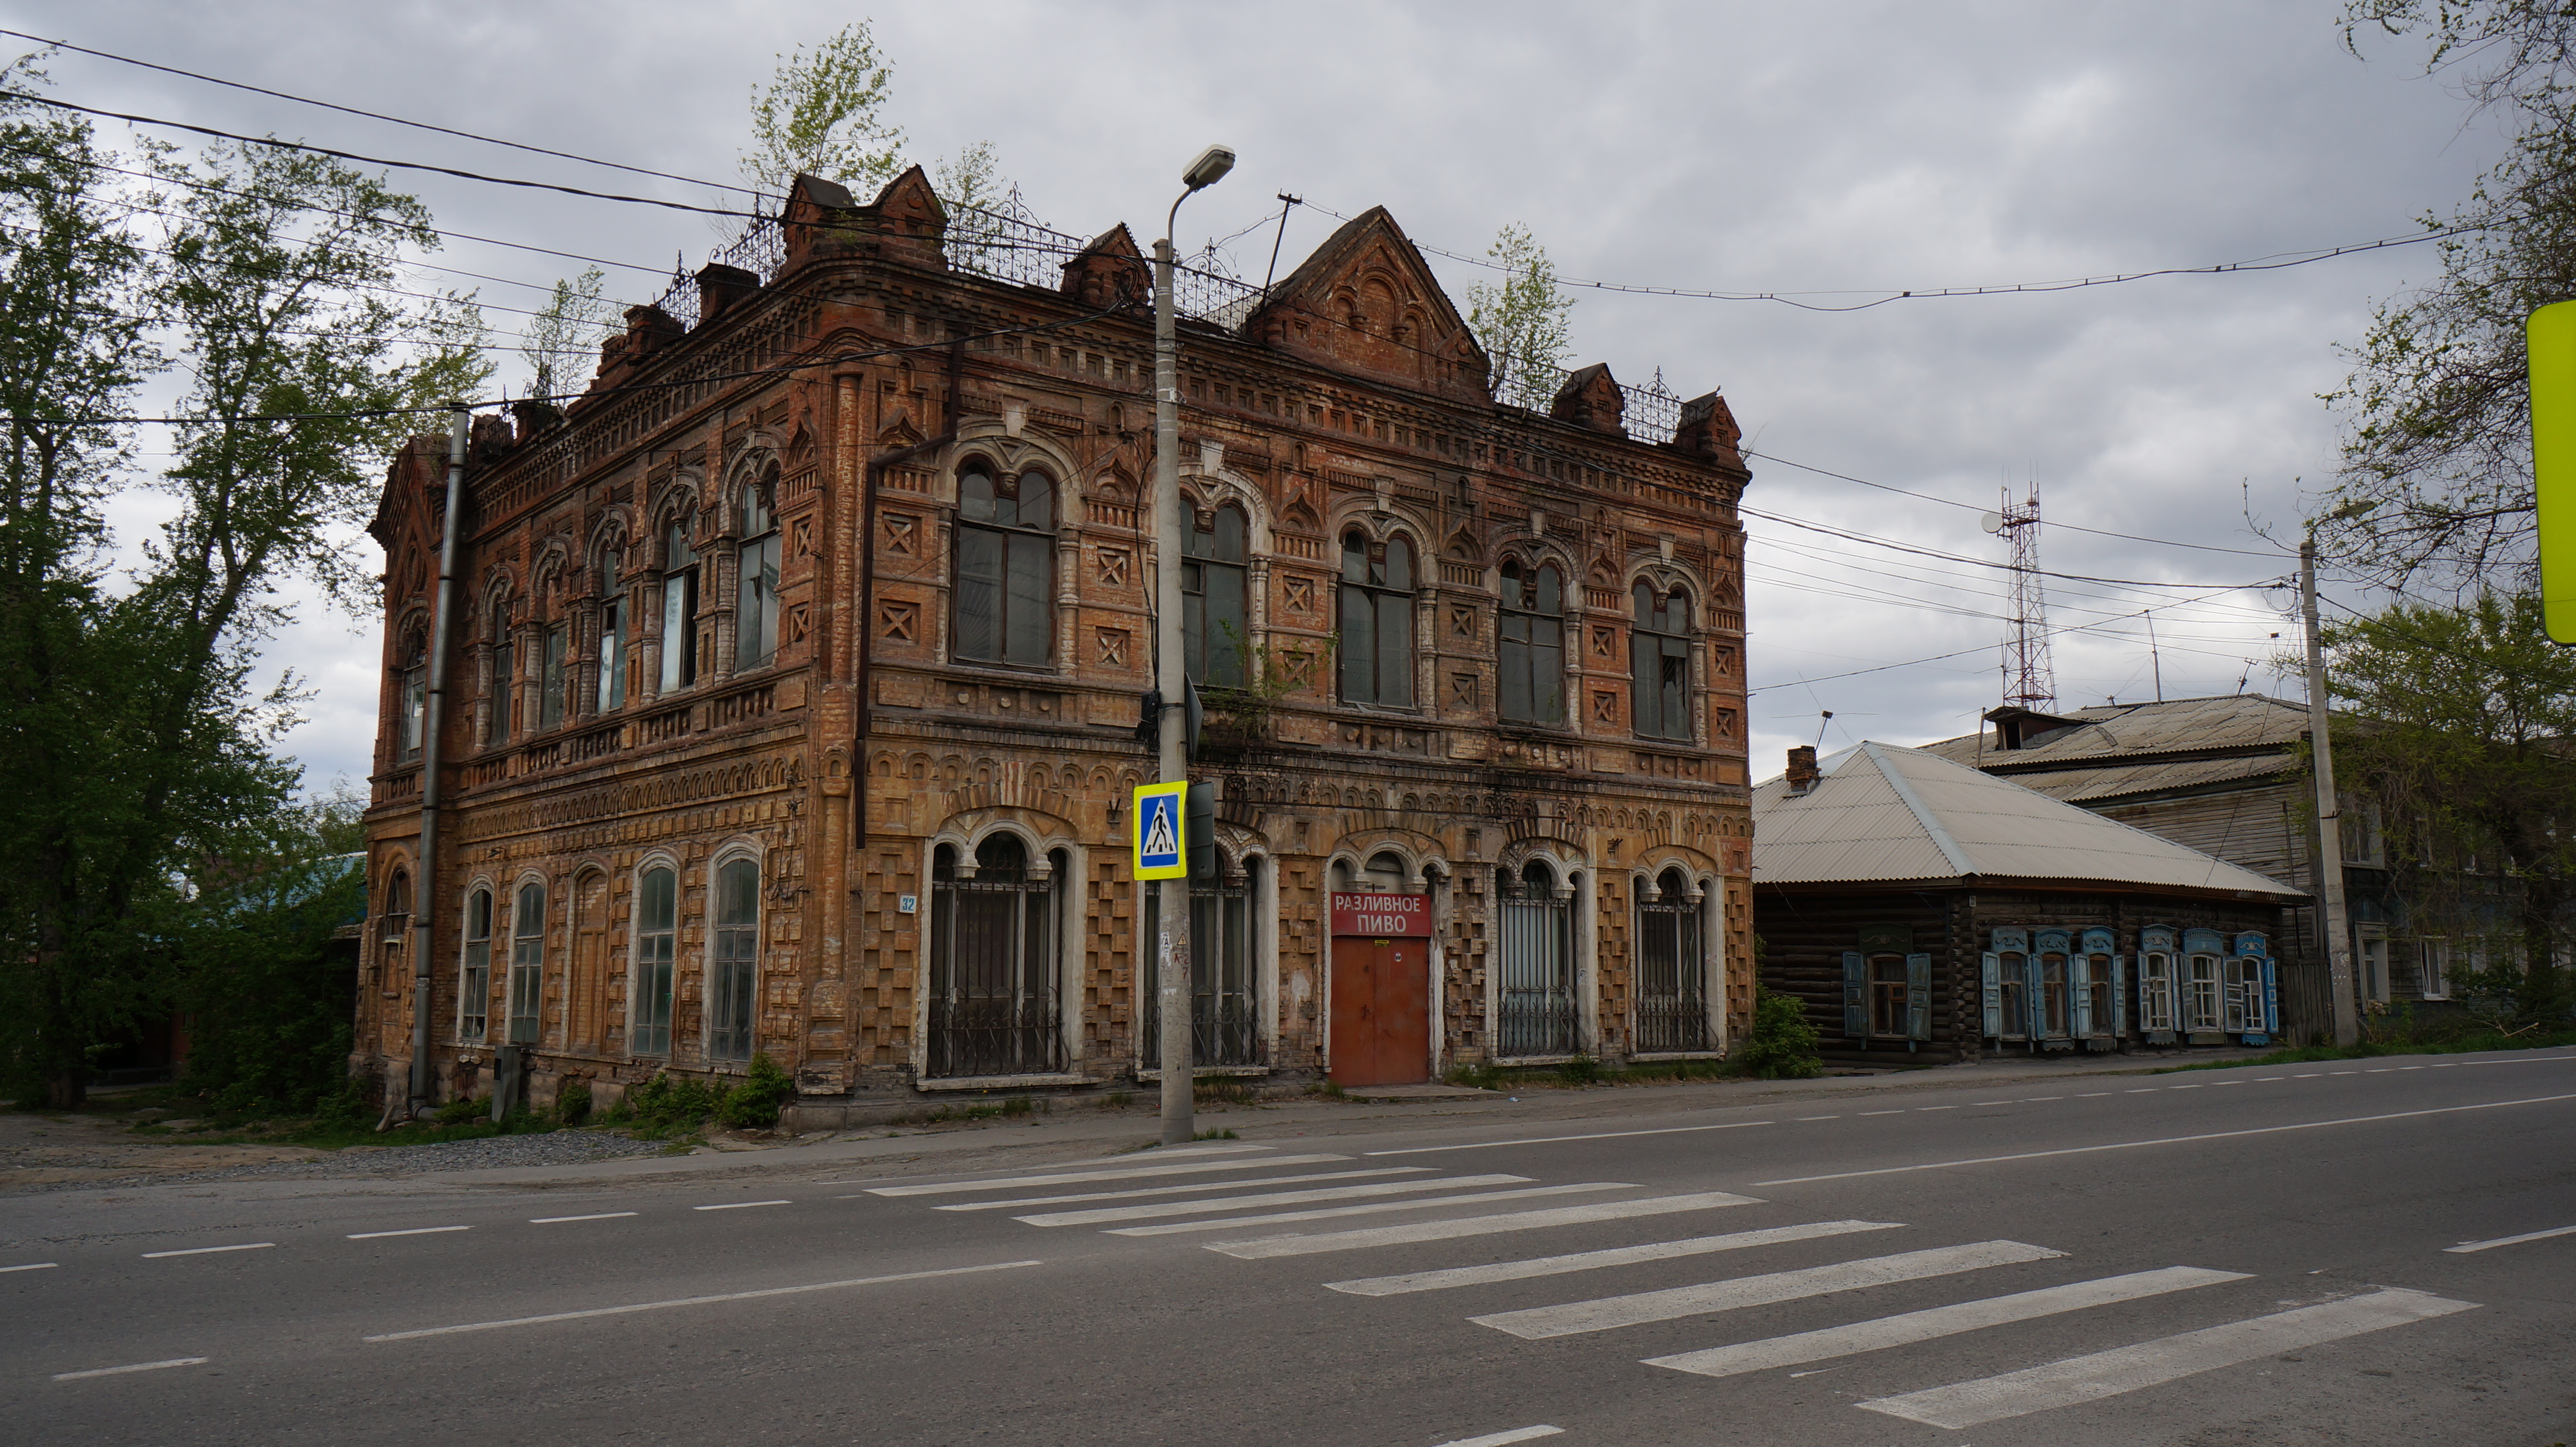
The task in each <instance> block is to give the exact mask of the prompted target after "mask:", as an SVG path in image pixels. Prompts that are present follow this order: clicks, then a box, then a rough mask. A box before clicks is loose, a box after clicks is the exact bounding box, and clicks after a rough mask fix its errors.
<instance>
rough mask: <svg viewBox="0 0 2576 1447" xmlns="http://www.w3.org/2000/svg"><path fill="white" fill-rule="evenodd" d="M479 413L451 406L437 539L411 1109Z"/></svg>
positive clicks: (425, 1071) (426, 1089) (418, 1081)
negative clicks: (462, 540) (442, 751)
mask: <svg viewBox="0 0 2576 1447" xmlns="http://www.w3.org/2000/svg"><path fill="white" fill-rule="evenodd" d="M472 416H473V414H472V413H470V412H468V411H467V410H466V408H465V404H464V403H462V402H450V403H448V404H447V519H446V523H445V526H444V527H443V528H442V529H441V533H440V536H439V540H438V592H437V593H436V594H435V595H433V597H432V598H431V600H430V615H429V619H430V621H429V696H428V698H427V699H425V700H424V701H423V706H422V716H421V735H420V854H419V857H418V858H416V859H414V860H413V861H412V892H411V897H412V910H411V929H412V938H411V1100H410V1106H411V1110H412V1113H414V1114H417V1113H419V1112H421V1111H423V1110H426V1109H428V1107H429V1105H430V1099H429V1097H430V1081H431V1078H432V1077H431V1071H430V1061H429V996H430V989H429V986H430V974H429V968H430V941H431V939H432V931H433V929H434V928H435V926H436V924H437V921H438V910H439V905H438V804H439V794H440V790H439V787H438V764H439V757H438V756H439V739H440V736H441V735H442V734H443V732H444V731H445V725H446V721H447V636H448V628H449V625H450V624H451V623H452V622H453V621H454V617H455V612H456V535H457V533H458V531H459V530H460V527H461V524H462V521H463V518H464V513H465V442H466V432H467V424H468V423H469V422H470V421H471V420H472Z"/></svg>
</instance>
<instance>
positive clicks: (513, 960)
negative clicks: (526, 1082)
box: [510, 879, 546, 1045]
mask: <svg viewBox="0 0 2576 1447" xmlns="http://www.w3.org/2000/svg"><path fill="white" fill-rule="evenodd" d="M545 985H546V887H545V886H544V885H542V884H539V883H537V882H536V881H535V880H533V879H531V880H529V881H528V882H527V883H525V884H522V885H520V886H519V898H518V902H517V904H516V906H515V907H514V908H512V909H511V911H510V1043H511V1044H513V1045H534V1044H536V1043H537V1033H538V1030H539V1029H540V1027H541V1026H542V1024H543V1023H544V1022H543V1016H544V1011H545Z"/></svg>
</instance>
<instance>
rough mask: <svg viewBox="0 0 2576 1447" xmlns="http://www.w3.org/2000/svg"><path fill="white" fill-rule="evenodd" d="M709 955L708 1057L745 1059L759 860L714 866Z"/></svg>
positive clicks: (756, 950) (754, 970) (756, 952)
mask: <svg viewBox="0 0 2576 1447" xmlns="http://www.w3.org/2000/svg"><path fill="white" fill-rule="evenodd" d="M712 924H713V929H712V930H711V931H710V932H709V933H710V935H711V939H710V944H711V946H712V948H711V950H710V952H709V959H708V971H707V974H708V978H707V1058H708V1059H710V1060H749V1059H750V1058H751V1046H752V1038H751V1037H752V1017H753V1015H754V1014H756V1013H757V1012H756V1011H755V1010H754V1009H753V1008H752V1007H753V1004H754V1002H755V999H756V996H757V991H758V989H759V977H760V862H759V861H758V860H753V859H735V860H731V861H728V862H727V863H726V864H725V865H724V866H723V867H722V868H719V869H718V870H717V871H716V907H715V918H714V920H713V921H712Z"/></svg>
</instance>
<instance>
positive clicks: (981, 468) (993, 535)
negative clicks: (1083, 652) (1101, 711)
mask: <svg viewBox="0 0 2576 1447" xmlns="http://www.w3.org/2000/svg"><path fill="white" fill-rule="evenodd" d="M954 637H955V640H956V641H955V644H954V652H955V656H957V657H959V658H962V659H968V660H971V661H973V662H977V663H1017V664H1030V665H1038V664H1043V663H1045V662H1046V661H1047V660H1048V658H1050V657H1051V656H1053V654H1054V652H1055V649H1054V639H1055V480H1054V479H1053V478H1051V477H1049V476H1047V475H1046V474H1045V473H1043V472H1040V471H1038V470H1037V469H1035V468H1031V469H1029V470H1027V471H1025V472H1021V473H1018V474H1017V475H1015V476H1010V477H1004V476H1002V475H1001V474H1000V473H998V472H996V471H995V470H994V469H993V467H992V464H990V463H987V462H985V461H984V460H983V459H981V458H976V459H973V460H970V461H969V462H967V463H966V465H965V469H964V470H963V471H961V472H960V473H958V475H957V624H956V632H955V634H954Z"/></svg>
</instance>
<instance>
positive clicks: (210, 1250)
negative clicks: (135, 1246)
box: [143, 1241, 277, 1261]
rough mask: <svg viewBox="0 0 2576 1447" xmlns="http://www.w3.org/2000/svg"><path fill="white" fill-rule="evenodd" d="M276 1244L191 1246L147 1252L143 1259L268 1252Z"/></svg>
mask: <svg viewBox="0 0 2576 1447" xmlns="http://www.w3.org/2000/svg"><path fill="white" fill-rule="evenodd" d="M276 1244H277V1243H276V1242H274V1241H251V1242H246V1243H244V1244H242V1245H240V1246H191V1247H189V1248H188V1249H187V1250H185V1251H146V1252H144V1253H143V1259H144V1260H146V1261H157V1260H159V1259H161V1258H162V1257H164V1256H212V1255H214V1254H215V1253H216V1252H218V1251H266V1250H268V1249H269V1248H271V1247H273V1246H275V1245H276Z"/></svg>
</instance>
